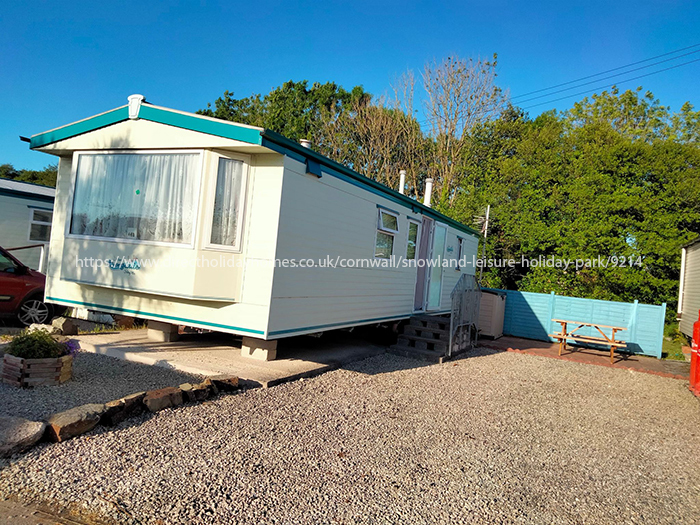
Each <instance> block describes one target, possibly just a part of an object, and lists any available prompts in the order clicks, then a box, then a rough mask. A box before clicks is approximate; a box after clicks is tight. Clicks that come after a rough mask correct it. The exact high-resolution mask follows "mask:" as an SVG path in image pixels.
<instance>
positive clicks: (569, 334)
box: [549, 319, 627, 364]
mask: <svg viewBox="0 0 700 525" xmlns="http://www.w3.org/2000/svg"><path fill="white" fill-rule="evenodd" d="M552 321H554V322H557V323H559V324H560V325H561V332H556V333H553V334H549V337H551V338H552V339H555V340H556V341H559V355H561V353H562V350H564V349H565V348H566V342H567V341H575V342H577V343H587V344H596V345H603V346H608V347H610V364H613V362H614V358H615V350H617V349H618V348H626V347H627V344H626V343H625V342H624V341H620V340H618V339H615V334H616V333H617V332H619V331H621V330H626V328H624V327H622V326H611V325H604V324H598V323H588V322H584V321H571V320H565V319H552ZM570 324H575V325H578V326H577V327H576V328H574V329H573V330H571V331H567V326H568V325H570ZM584 326H587V327H591V328H595V329H596V330H598V332H600V337H599V336H592V335H583V334H577V333H576V331H577V330H579V329H580V328H583V327H584ZM603 328H608V329H610V330H611V331H612V336H610V337H609V336H608V335H607V334H606V333H605V332H603V330H602V329H603Z"/></svg>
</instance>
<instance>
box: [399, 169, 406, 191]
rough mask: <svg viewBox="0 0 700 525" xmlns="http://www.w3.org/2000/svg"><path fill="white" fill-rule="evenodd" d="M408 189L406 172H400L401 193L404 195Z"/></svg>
mask: <svg viewBox="0 0 700 525" xmlns="http://www.w3.org/2000/svg"><path fill="white" fill-rule="evenodd" d="M405 188H406V170H401V171H399V193H400V194H401V195H403V194H404V190H405Z"/></svg>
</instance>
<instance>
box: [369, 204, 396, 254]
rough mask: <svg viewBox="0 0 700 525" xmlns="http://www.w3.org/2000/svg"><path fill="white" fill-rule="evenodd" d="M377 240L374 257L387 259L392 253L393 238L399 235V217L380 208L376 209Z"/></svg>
mask: <svg viewBox="0 0 700 525" xmlns="http://www.w3.org/2000/svg"><path fill="white" fill-rule="evenodd" d="M377 211H378V213H379V217H378V220H377V238H376V240H375V243H374V256H375V257H378V258H380V259H389V258H391V256H392V254H393V253H394V236H395V235H396V234H397V233H399V216H398V215H397V214H395V213H393V212H390V211H388V210H383V209H382V208H378V209H377Z"/></svg>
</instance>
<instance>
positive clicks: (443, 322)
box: [408, 315, 450, 330]
mask: <svg viewBox="0 0 700 525" xmlns="http://www.w3.org/2000/svg"><path fill="white" fill-rule="evenodd" d="M408 324H409V325H410V326H415V327H417V328H437V329H439V330H447V329H449V326H450V318H449V317H447V318H445V317H434V316H430V315H414V316H413V317H411V319H410V320H409V321H408Z"/></svg>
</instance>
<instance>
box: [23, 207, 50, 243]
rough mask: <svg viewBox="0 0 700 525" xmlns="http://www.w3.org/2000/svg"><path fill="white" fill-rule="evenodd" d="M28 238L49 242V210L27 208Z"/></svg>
mask: <svg viewBox="0 0 700 525" xmlns="http://www.w3.org/2000/svg"><path fill="white" fill-rule="evenodd" d="M29 213H30V216H29V240H30V241H37V242H49V238H50V237H51V219H52V218H53V212H52V211H51V210H40V209H34V208H32V209H30V210H29Z"/></svg>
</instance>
